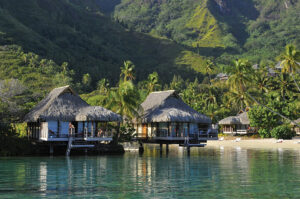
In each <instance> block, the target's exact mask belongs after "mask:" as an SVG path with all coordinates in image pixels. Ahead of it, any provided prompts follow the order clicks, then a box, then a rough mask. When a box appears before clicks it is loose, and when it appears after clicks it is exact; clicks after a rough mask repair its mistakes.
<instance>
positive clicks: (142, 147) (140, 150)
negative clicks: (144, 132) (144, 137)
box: [139, 142, 144, 153]
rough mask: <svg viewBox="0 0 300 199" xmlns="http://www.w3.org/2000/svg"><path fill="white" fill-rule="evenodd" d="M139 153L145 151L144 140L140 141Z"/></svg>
mask: <svg viewBox="0 0 300 199" xmlns="http://www.w3.org/2000/svg"><path fill="white" fill-rule="evenodd" d="M139 153H144V146H143V143H142V142H140V146H139Z"/></svg>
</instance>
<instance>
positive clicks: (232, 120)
mask: <svg viewBox="0 0 300 199" xmlns="http://www.w3.org/2000/svg"><path fill="white" fill-rule="evenodd" d="M219 124H221V125H226V124H227V125H229V124H244V125H248V124H250V121H249V118H248V115H247V112H243V113H241V114H239V115H237V116H230V117H226V118H224V119H222V120H220V121H219Z"/></svg>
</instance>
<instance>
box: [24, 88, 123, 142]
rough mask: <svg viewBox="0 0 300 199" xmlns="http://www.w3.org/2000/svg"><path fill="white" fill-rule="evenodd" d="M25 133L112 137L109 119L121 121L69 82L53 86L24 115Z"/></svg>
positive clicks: (50, 137) (61, 138)
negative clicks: (94, 104) (88, 99)
mask: <svg viewBox="0 0 300 199" xmlns="http://www.w3.org/2000/svg"><path fill="white" fill-rule="evenodd" d="M25 121H26V122H27V126H28V136H29V137H30V138H32V139H34V140H38V141H41V142H68V141H69V137H74V138H75V140H82V141H86V142H92V141H112V132H111V131H109V130H108V129H107V123H108V122H121V121H122V118H121V116H120V115H118V114H116V113H113V112H112V111H110V110H107V109H105V108H103V107H100V106H90V105H89V104H87V103H86V102H85V101H84V100H82V99H81V98H80V97H79V95H77V94H76V93H75V92H74V91H73V90H72V88H71V87H70V86H64V87H60V88H55V89H53V90H52V91H51V92H50V93H49V94H48V95H47V96H46V97H45V98H44V99H43V100H42V101H41V102H39V103H38V104H37V105H36V107H34V108H33V109H32V110H31V111H30V112H29V113H28V114H27V115H26V116H25Z"/></svg>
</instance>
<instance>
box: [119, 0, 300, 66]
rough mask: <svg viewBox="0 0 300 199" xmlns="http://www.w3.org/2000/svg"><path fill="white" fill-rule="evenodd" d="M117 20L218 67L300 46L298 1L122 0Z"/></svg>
mask: <svg viewBox="0 0 300 199" xmlns="http://www.w3.org/2000/svg"><path fill="white" fill-rule="evenodd" d="M113 16H114V18H115V20H116V21H118V22H120V23H121V24H123V26H124V27H127V28H129V29H131V30H134V31H138V32H143V33H148V34H150V35H153V36H159V37H163V38H168V39H171V40H174V41H176V42H177V43H180V44H183V45H187V46H189V47H192V48H194V49H197V48H198V49H199V51H200V54H201V55H206V56H214V57H215V58H216V59H217V60H218V62H220V63H222V62H223V63H224V62H225V63H226V61H227V63H228V60H229V59H233V58H235V57H237V56H238V57H246V58H248V59H250V60H251V61H253V62H259V61H261V60H263V59H270V60H272V61H273V60H274V58H275V57H276V56H277V55H278V54H279V53H280V52H281V51H282V49H283V47H284V46H285V45H286V44H288V43H294V44H295V45H296V46H299V45H300V38H299V37H298V36H297V35H299V33H300V21H299V20H298V19H299V17H300V1H298V0H243V1H241V0H193V1H192V0H141V1H138V0H123V1H121V3H120V4H119V5H117V6H116V8H115V10H114V12H113Z"/></svg>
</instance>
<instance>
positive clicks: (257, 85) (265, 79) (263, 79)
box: [251, 70, 271, 94]
mask: <svg viewBox="0 0 300 199" xmlns="http://www.w3.org/2000/svg"><path fill="white" fill-rule="evenodd" d="M251 80H252V85H253V88H254V89H253V90H255V91H258V93H260V94H263V93H268V92H269V90H270V86H271V81H270V77H269V76H268V74H267V72H266V71H264V70H258V71H256V72H254V73H252V75H251Z"/></svg>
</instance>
